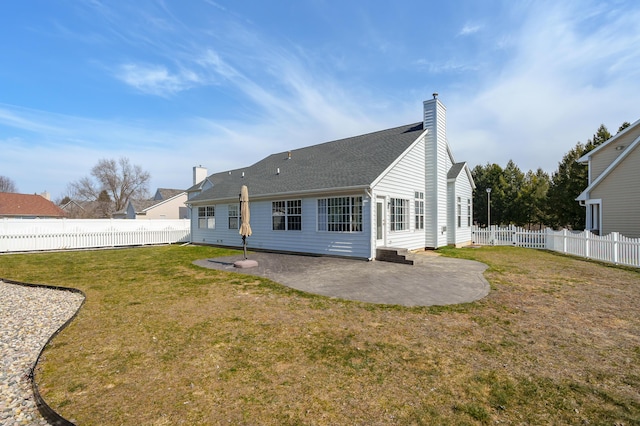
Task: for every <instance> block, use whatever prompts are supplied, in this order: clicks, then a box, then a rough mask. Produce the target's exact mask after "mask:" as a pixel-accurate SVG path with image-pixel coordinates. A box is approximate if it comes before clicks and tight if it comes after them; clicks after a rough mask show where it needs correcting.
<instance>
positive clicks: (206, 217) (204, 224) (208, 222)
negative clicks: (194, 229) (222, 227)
mask: <svg viewBox="0 0 640 426" xmlns="http://www.w3.org/2000/svg"><path fill="white" fill-rule="evenodd" d="M215 213H216V211H215V207H214V206H205V207H198V228H200V229H216V214H215Z"/></svg>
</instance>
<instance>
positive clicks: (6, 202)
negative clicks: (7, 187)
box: [0, 192, 65, 219]
mask: <svg viewBox="0 0 640 426" xmlns="http://www.w3.org/2000/svg"><path fill="white" fill-rule="evenodd" d="M45 195H48V194H46V193H45ZM0 217H11V218H21V219H36V218H63V217H65V212H64V211H63V210H62V209H61V208H60V207H58V206H56V205H55V204H54V203H52V202H51V201H50V200H48V199H47V198H45V196H42V195H35V194H34V195H30V194H15V193H12V192H0Z"/></svg>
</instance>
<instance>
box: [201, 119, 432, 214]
mask: <svg viewBox="0 0 640 426" xmlns="http://www.w3.org/2000/svg"><path fill="white" fill-rule="evenodd" d="M422 131H423V124H422V122H420V123H413V124H409V125H405V126H401V127H396V128H393V129H387V130H382V131H379V132H374V133H369V134H366V135H360V136H355V137H351V138H347V139H340V140H337V141H333V142H326V143H322V144H319V145H313V146H309V147H305V148H299V149H294V150H291V151H289V152H290V153H291V159H288V151H284V152H280V153H277V154H272V155H270V156H268V157H266V158H264V159H262V160H260V161H258V162H257V163H255V164H253V165H252V166H249V167H246V168H241V169H237V170H231V171H226V172H222V173H216V174H213V175H211V176H209V177H208V179H209V181H211V182H212V183H213V185H214V186H213V188H209V189H207V190H205V191H203V192H202V193H201V194H199V195H197V196H196V197H194V198H192V199H191V200H189V202H197V201H208V200H223V199H234V198H237V197H238V194H239V193H240V188H241V187H242V185H247V187H248V188H249V196H251V197H258V196H266V195H274V194H287V193H299V192H313V191H321V190H324V189H341V188H345V189H346V188H352V187H364V186H367V185H370V184H371V183H373V182H374V181H375V180H376V178H377V177H378V176H380V175H381V174H382V173H383V172H384V171H385V170H386V169H387V167H389V166H390V165H391V164H392V163H393V162H394V161H395V160H396V159H397V158H398V157H399V156H400V155H401V154H402V153H403V152H404V151H405V150H406V149H407V148H409V146H411V144H412V143H413V142H415V140H416V139H417V138H418V136H420V134H421V133H422ZM278 169H279V170H280V174H277V170H278ZM243 173H244V177H242V174H243ZM198 186H199V184H198V185H195V186H194V187H193V188H191V189H195V188H196V187H198Z"/></svg>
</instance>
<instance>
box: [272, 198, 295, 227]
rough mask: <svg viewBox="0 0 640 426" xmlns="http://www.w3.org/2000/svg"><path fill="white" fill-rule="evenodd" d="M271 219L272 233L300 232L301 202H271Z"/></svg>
mask: <svg viewBox="0 0 640 426" xmlns="http://www.w3.org/2000/svg"><path fill="white" fill-rule="evenodd" d="M271 217H272V229H273V230H274V231H301V230H302V200H287V201H274V202H272V203H271Z"/></svg>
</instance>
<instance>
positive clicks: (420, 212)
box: [414, 191, 424, 229]
mask: <svg viewBox="0 0 640 426" xmlns="http://www.w3.org/2000/svg"><path fill="white" fill-rule="evenodd" d="M414 204H415V205H414V207H415V212H414V215H415V226H416V229H424V192H417V191H416V193H415V201H414Z"/></svg>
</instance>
